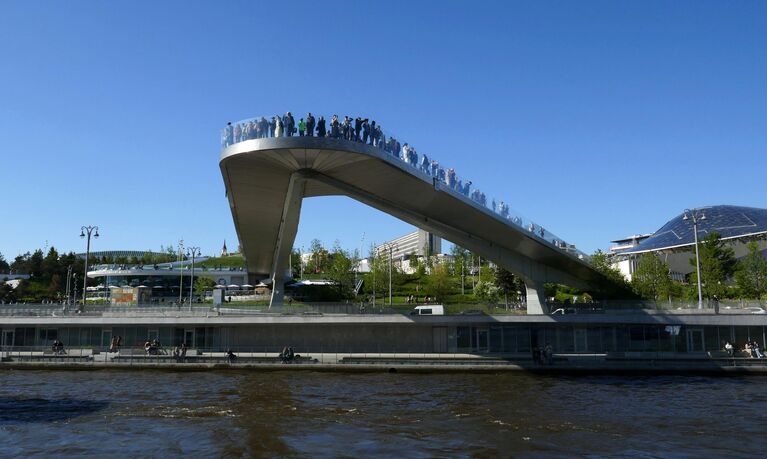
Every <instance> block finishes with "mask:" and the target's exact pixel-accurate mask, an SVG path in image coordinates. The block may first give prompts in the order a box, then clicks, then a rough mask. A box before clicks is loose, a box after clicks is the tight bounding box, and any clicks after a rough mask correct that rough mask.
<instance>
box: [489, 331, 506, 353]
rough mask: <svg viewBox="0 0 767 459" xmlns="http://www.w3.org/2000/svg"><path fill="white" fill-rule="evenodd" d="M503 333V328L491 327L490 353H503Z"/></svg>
mask: <svg viewBox="0 0 767 459" xmlns="http://www.w3.org/2000/svg"><path fill="white" fill-rule="evenodd" d="M502 331H503V329H502V328H501V327H497V326H496V327H490V352H501V351H502V350H503V349H502V343H503V338H502V336H501V333H502Z"/></svg>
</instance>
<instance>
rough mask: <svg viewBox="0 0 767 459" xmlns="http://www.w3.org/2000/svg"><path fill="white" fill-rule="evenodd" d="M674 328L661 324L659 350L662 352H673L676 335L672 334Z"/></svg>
mask: <svg viewBox="0 0 767 459" xmlns="http://www.w3.org/2000/svg"><path fill="white" fill-rule="evenodd" d="M673 330H674V329H672V328H670V327H668V328H667V327H664V326H661V327H660V328H659V329H658V333H659V334H660V337H659V342H658V350H659V351H661V352H671V351H673V350H674V335H672V334H671V333H672V331H673Z"/></svg>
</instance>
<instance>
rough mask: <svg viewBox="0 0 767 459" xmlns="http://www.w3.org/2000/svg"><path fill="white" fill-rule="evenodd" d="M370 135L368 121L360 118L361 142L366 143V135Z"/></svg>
mask: <svg viewBox="0 0 767 459" xmlns="http://www.w3.org/2000/svg"><path fill="white" fill-rule="evenodd" d="M369 136H370V123H368V119H367V118H365V119H364V120H362V143H368V137H369Z"/></svg>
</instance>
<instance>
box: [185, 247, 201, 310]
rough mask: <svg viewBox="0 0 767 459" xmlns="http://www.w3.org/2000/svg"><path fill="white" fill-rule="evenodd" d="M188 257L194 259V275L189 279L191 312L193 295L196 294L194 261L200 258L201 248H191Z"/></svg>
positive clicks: (187, 253)
mask: <svg viewBox="0 0 767 459" xmlns="http://www.w3.org/2000/svg"><path fill="white" fill-rule="evenodd" d="M186 256H187V257H192V274H191V276H190V277H189V310H190V311H191V310H192V295H193V294H194V293H193V292H194V290H193V289H194V259H195V258H196V257H199V256H200V248H199V247H189V249H188V250H187V252H186Z"/></svg>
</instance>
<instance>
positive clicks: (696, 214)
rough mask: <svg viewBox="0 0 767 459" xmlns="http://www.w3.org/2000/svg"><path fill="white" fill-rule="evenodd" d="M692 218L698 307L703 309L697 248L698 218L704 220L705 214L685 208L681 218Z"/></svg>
mask: <svg viewBox="0 0 767 459" xmlns="http://www.w3.org/2000/svg"><path fill="white" fill-rule="evenodd" d="M690 218H692V232H693V233H694V235H695V270H696V273H697V277H698V309H703V288H702V287H701V279H700V251H699V250H698V220H701V221H702V220H705V219H706V214H705V213H704V211H703V210H702V209H692V210H690V209H685V210H684V217H682V220H685V221H687V220H689V219H690Z"/></svg>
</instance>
